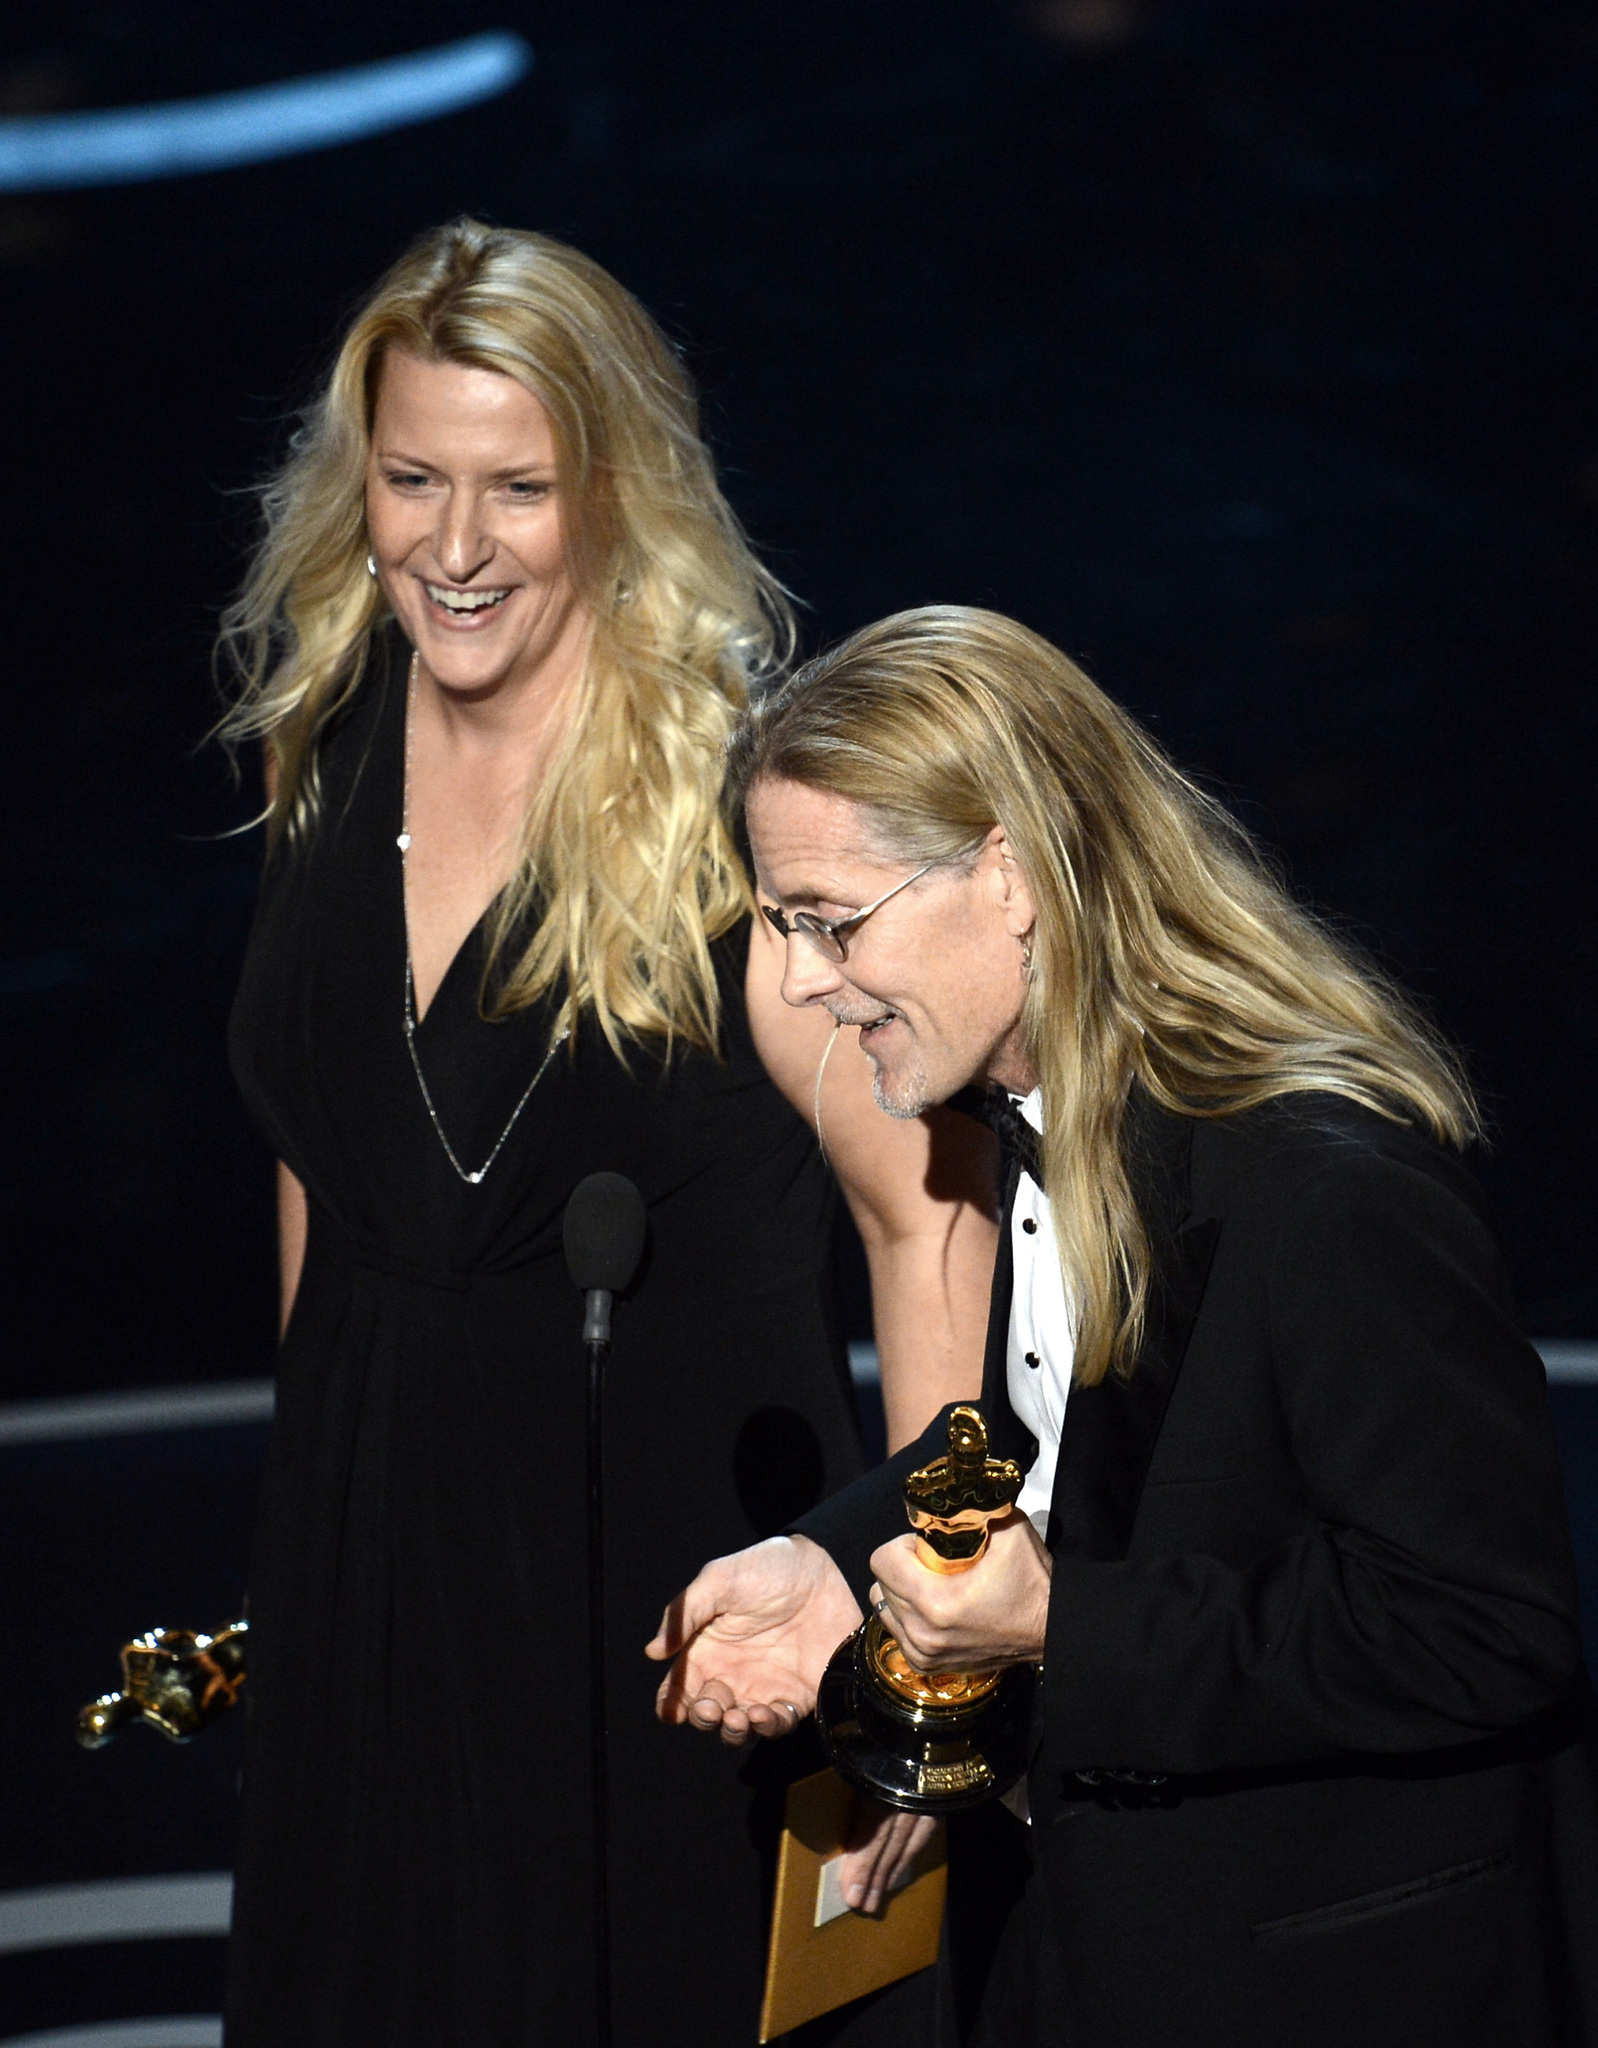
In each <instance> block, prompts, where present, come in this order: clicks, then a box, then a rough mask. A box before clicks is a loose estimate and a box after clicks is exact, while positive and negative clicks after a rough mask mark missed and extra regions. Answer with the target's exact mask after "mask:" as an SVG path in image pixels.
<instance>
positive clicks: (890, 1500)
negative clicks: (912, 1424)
mask: <svg viewBox="0 0 1598 2048" xmlns="http://www.w3.org/2000/svg"><path fill="white" fill-rule="evenodd" d="M958 1406H959V1403H958V1402H955V1401H951V1402H950V1403H949V1405H948V1407H946V1408H944V1409H942V1410H941V1411H940V1412H939V1414H938V1415H937V1416H935V1417H934V1419H933V1420H932V1421H931V1422H930V1423H929V1424H928V1425H927V1427H926V1428H925V1429H924V1430H923V1431H922V1432H921V1434H920V1435H919V1436H918V1437H917V1438H916V1440H915V1442H914V1443H910V1444H906V1445H905V1447H904V1449H903V1450H902V1451H895V1452H894V1454H893V1456H892V1457H891V1458H889V1459H888V1460H887V1462H886V1463H885V1464H882V1465H878V1466H875V1467H874V1468H873V1469H872V1470H871V1471H870V1472H867V1473H865V1474H864V1475H863V1476H862V1477H861V1478H859V1479H856V1480H855V1481H854V1482H853V1483H852V1484H851V1485H849V1486H845V1487H843V1488H842V1489H841V1490H840V1491H839V1492H837V1493H835V1494H832V1495H831V1496H830V1497H829V1498H828V1499H826V1500H824V1501H822V1502H821V1504H820V1505H819V1506H818V1507H813V1508H812V1509H811V1510H810V1512H809V1514H807V1515H805V1516H803V1517H802V1518H801V1519H800V1520H799V1521H797V1522H795V1523H794V1525H793V1527H792V1528H791V1529H788V1530H785V1531H784V1534H786V1535H789V1536H808V1537H809V1538H810V1540H811V1542H812V1543H819V1544H820V1545H821V1547H822V1549H823V1550H825V1551H826V1552H827V1553H828V1554H829V1556H830V1557H831V1558H832V1561H833V1563H834V1564H835V1565H836V1566H837V1567H838V1569H839V1571H841V1572H842V1573H843V1575H844V1577H845V1578H846V1579H847V1580H848V1581H849V1590H850V1592H851V1593H853V1594H854V1596H855V1598H856V1599H857V1600H858V1601H859V1602H860V1605H861V1608H862V1609H864V1607H865V1605H866V1594H867V1592H868V1590H869V1589H870V1586H871V1553H872V1552H873V1551H874V1550H878V1549H880V1548H881V1547H882V1545H883V1544H884V1543H891V1542H892V1541H893V1539H894V1537H895V1536H902V1535H903V1534H904V1533H905V1531H906V1530H907V1529H908V1528H909V1526H910V1524H909V1522H908V1520H907V1519H906V1516H905V1511H904V1482H905V1481H906V1480H907V1479H908V1478H909V1476H910V1474H911V1473H912V1472H914V1471H915V1470H917V1468H918V1467H919V1466H922V1465H930V1464H931V1462H932V1460H933V1459H934V1458H937V1457H941V1456H942V1455H943V1453H944V1452H945V1451H946V1450H947V1449H948V1448H949V1416H950V1414H951V1412H952V1411H953V1410H954V1409H955V1408H956V1407H958Z"/></svg>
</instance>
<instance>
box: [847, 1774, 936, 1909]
mask: <svg viewBox="0 0 1598 2048" xmlns="http://www.w3.org/2000/svg"><path fill="white" fill-rule="evenodd" d="M937 1825H938V1823H937V1822H936V1821H935V1820H934V1819H933V1817H932V1815H931V1814H930V1813H896V1812H895V1811H894V1810H893V1808H892V1807H891V1806H882V1805H879V1804H878V1802H877V1801H876V1800H875V1799H862V1800H861V1801H860V1807H859V1811H858V1812H857V1813H856V1815H855V1824H854V1831H853V1833H852V1835H851V1836H850V1840H849V1847H848V1849H847V1850H846V1852H845V1854H844V1863H843V1869H842V1871H841V1872H840V1873H839V1876H840V1877H841V1879H842V1882H843V1896H844V1899H845V1900H846V1902H847V1903H848V1904H849V1905H850V1906H852V1907H853V1908H854V1910H855V1911H856V1912H857V1913H874V1912H876V1910H877V1908H878V1907H879V1906H880V1905H881V1904H882V1902H883V1900H884V1899H885V1898H886V1897H887V1896H888V1894H889V1893H890V1892H891V1891H893V1890H894V1888H895V1887H896V1886H897V1885H898V1884H900V1883H901V1882H902V1881H903V1879H904V1876H905V1874H906V1872H907V1871H908V1870H909V1868H910V1866H911V1864H912V1863H913V1862H914V1861H915V1859H916V1858H917V1857H918V1856H919V1855H920V1854H921V1851H922V1850H923V1849H924V1848H925V1847H926V1845H927V1843H928V1842H930V1841H931V1839H932V1836H933V1831H934V1830H935V1829H936V1827H937Z"/></svg>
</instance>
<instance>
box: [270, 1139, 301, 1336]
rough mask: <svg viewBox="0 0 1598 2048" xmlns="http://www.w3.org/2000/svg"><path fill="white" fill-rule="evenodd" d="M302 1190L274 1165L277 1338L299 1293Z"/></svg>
mask: <svg viewBox="0 0 1598 2048" xmlns="http://www.w3.org/2000/svg"><path fill="white" fill-rule="evenodd" d="M306 1220H307V1219H306V1212H305V1190H304V1188H303V1187H302V1186H301V1185H300V1183H299V1182H298V1181H297V1180H296V1179H295V1178H294V1176H293V1174H292V1173H290V1172H289V1170H288V1168H287V1167H286V1166H284V1165H283V1164H282V1162H281V1161H279V1163H278V1169H277V1270H278V1278H279V1282H280V1287H279V1294H278V1301H279V1308H278V1332H277V1333H278V1336H279V1337H281V1336H282V1335H283V1333H284V1332H285V1331H286V1330H287V1328H288V1326H289V1317H290V1316H291V1315H292V1314H293V1313H294V1297H295V1295H296V1294H298V1293H299V1291H300V1268H301V1267H302V1266H303V1265H304V1264H305V1229H306Z"/></svg>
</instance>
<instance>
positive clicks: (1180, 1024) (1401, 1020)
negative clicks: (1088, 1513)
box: [732, 606, 1477, 1384]
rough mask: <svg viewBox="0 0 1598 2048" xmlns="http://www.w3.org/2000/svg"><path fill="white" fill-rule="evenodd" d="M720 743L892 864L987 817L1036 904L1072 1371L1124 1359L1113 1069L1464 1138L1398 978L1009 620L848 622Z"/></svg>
mask: <svg viewBox="0 0 1598 2048" xmlns="http://www.w3.org/2000/svg"><path fill="white" fill-rule="evenodd" d="M732 762H733V783H734V786H735V787H736V788H737V789H738V790H740V791H747V789H748V788H749V787H750V785H751V784H752V783H754V782H756V781H759V780H761V779H762V778H771V779H776V780H785V781H792V782H798V783H803V784H805V785H807V786H808V787H810V788H813V789H819V790H825V791H828V792H830V793H831V794H833V795H835V796H840V797H844V798H846V799H847V800H848V801H849V802H851V803H854V804H858V805H860V806H861V807H862V809H863V810H864V811H865V813H866V814H867V815H866V819H865V823H866V827H867V830H868V832H869V833H870V835H871V838H872V840H873V842H874V846H875V848H876V849H877V850H879V851H882V852H886V853H887V854H888V855H890V857H893V858H896V859H899V860H903V861H906V862H914V863H920V862H923V861H932V860H954V859H959V858H961V857H963V856H968V855H971V854H973V853H974V852H976V851H978V850H979V849H980V847H981V845H982V843H983V841H984V839H985V838H986V836H987V834H988V833H989V832H990V831H991V830H992V829H993V827H994V826H995V825H1000V826H1002V827H1003V829H1004V831H1005V834H1006V836H1007V837H1008V839H1009V841H1010V844H1011V846H1012V847H1013V848H1014V850H1015V856H1016V859H1017V862H1018V863H1019V865H1020V868H1021V871H1022V873H1023V874H1024V875H1025V877H1026V880H1027V884H1028V887H1029V888H1030V890H1031V892H1032V898H1033V901H1034V904H1035V905H1036V911H1037V924H1036V929H1035V931H1034V933H1033V935H1032V971H1031V980H1030V983H1029V985H1028V988H1027V993H1026V998H1025V1003H1026V1007H1025V1012H1024V1017H1025V1027H1026V1034H1027V1043H1028V1047H1029V1050H1030V1053H1031V1056H1032V1059H1033V1061H1034V1062H1035V1065H1036V1068H1037V1071H1038V1073H1039V1075H1040V1076H1041V1079H1042V1087H1043V1114H1044V1131H1043V1171H1044V1177H1045V1181H1046V1184H1047V1187H1048V1193H1049V1198H1050V1203H1051V1207H1052V1210H1053V1214H1054V1221H1055V1229H1056V1233H1057V1236H1058V1240H1059V1250H1060V1260H1061V1266H1062V1270H1063V1272H1064V1274H1065V1276H1066V1281H1067V1285H1068V1287H1069V1288H1070V1290H1071V1292H1072V1294H1073V1295H1074V1297H1075V1300H1076V1304H1077V1308H1078V1313H1079V1317H1080V1326H1079V1332H1078V1338H1077V1361H1076V1377H1077V1378H1078V1379H1080V1380H1082V1381H1083V1382H1085V1383H1087V1384H1092V1383H1093V1382H1094V1381H1096V1380H1099V1379H1101V1378H1102V1377H1103V1376H1104V1374H1105V1372H1106V1371H1108V1370H1109V1369H1111V1368H1112V1367H1115V1368H1117V1369H1121V1370H1126V1369H1129V1366H1130V1362H1131V1361H1132V1359H1134V1358H1135V1356H1136V1353H1137V1347H1138V1344H1139V1342H1140V1341H1141V1336H1142V1330H1143V1324H1144V1318H1145V1313H1146V1308H1147V1302H1148V1289H1149V1239H1148V1234H1147V1230H1146V1228H1145V1224H1144V1221H1143V1219H1142V1218H1141V1217H1140V1216H1139V1214H1138V1212H1137V1208H1136V1205H1135V1202H1134V1200H1133V1195H1132V1190H1131V1186H1130V1183H1129V1179H1128V1173H1127V1163H1126V1159H1125V1157H1124V1148H1123V1143H1122V1120H1123V1116H1124V1113H1125V1110H1126V1104H1127V1099H1128V1095H1129V1093H1130V1090H1131V1088H1132V1086H1133V1084H1134V1083H1137V1084H1140V1085H1141V1086H1142V1087H1143V1088H1145V1089H1146V1090H1147V1091H1148V1093H1149V1094H1150V1095H1151V1096H1152V1097H1153V1098H1154V1100H1155V1101H1156V1102H1158V1103H1160V1104H1161V1105H1162V1106H1163V1107H1164V1108H1166V1109H1167V1110H1172V1111H1175V1112H1177V1113H1178V1114H1180V1115H1183V1116H1193V1117H1223V1116H1230V1115H1233V1114H1235V1113H1236V1112H1237V1111H1239V1110H1244V1109H1248V1108H1251V1107H1253V1106H1254V1105H1255V1104H1258V1103H1262V1102H1266V1101H1268V1100H1270V1099H1271V1098H1272V1097H1276V1096H1284V1095H1293V1094H1301V1093H1304V1094H1307V1093H1310V1092H1314V1091H1325V1090H1330V1091H1331V1092H1333V1093H1336V1094H1339V1095H1345V1096H1348V1097H1351V1098H1352V1099H1353V1100H1354V1101H1356V1102H1359V1103H1363V1104H1364V1105H1365V1107H1366V1108H1368V1109H1371V1110H1374V1111H1376V1112H1377V1114H1379V1115H1381V1116H1385V1117H1389V1118H1393V1119H1395V1120H1398V1121H1404V1122H1410V1123H1414V1124H1418V1125H1419V1126H1421V1127H1422V1128H1424V1129H1426V1130H1428V1131H1430V1132H1431V1133H1433V1134H1434V1135H1435V1136H1436V1137H1438V1138H1440V1139H1444V1140H1446V1141H1448V1142H1450V1143H1452V1144H1456V1145H1462V1144H1464V1143H1465V1142H1466V1140H1467V1139H1469V1138H1470V1137H1471V1136H1473V1135H1475V1134H1476V1131H1477V1120H1476V1112H1475V1109H1474V1106H1473V1104H1472V1101H1471V1097H1470V1091H1469V1088H1468V1086H1467V1084H1466V1082H1465V1080H1464V1077H1463V1075H1462V1074H1461V1072H1460V1069H1459V1066H1458V1064H1457V1062H1456V1061H1455V1059H1454V1057H1453V1056H1452V1054H1451V1053H1450V1052H1449V1051H1448V1050H1447V1049H1446V1047H1444V1046H1443V1045H1442V1044H1441V1043H1440V1041H1439V1040H1438V1038H1437V1036H1436V1034H1435V1033H1434V1032H1433V1031H1432V1030H1431V1029H1430V1027H1429V1026H1428V1025H1427V1024H1426V1023H1425V1021H1424V1020H1423V1019H1422V1018H1421V1017H1420V1016H1419V1015H1418V1013H1417V1012H1416V1010H1415V1009H1414V1007H1413V1006H1412V1005H1411V1004H1410V1002H1409V1001H1408V999H1407V998H1406V997H1404V996H1403V995H1402V994H1401V993H1400V992H1399V991H1398V990H1397V989H1395V988H1394V987H1392V986H1391V985H1390V984H1389V983H1388V982H1387V981H1386V979H1385V978H1384V977H1383V976H1382V975H1381V973H1380V972H1379V971H1378V970H1377V969H1376V968H1375V967H1374V966H1373V965H1372V964H1371V963H1370V962H1368V961H1366V960H1364V959H1362V958H1361V957H1360V956H1359V955H1358V953H1357V952H1356V951H1355V950H1354V949H1353V948H1351V947H1350V946H1349V945H1347V944H1346V943H1345V942H1344V941H1343V940H1341V939H1340V938H1338V937H1337V936H1335V935H1334V934H1333V933H1331V932H1330V931H1328V930H1327V929H1326V928H1325V926H1323V925H1322V924H1320V923H1319V922H1318V921H1317V920H1316V919H1315V918H1313V917H1312V916H1311V915H1310V914H1309V913H1308V912H1307V911H1305V910H1303V909H1301V908H1300V907H1299V906H1298V905H1296V904H1295V903H1293V902H1292V901H1291V900H1290V898H1289V897H1288V895H1287V893H1286V891H1285V889H1284V888H1283V886H1282V884H1281V883H1280V881H1279V880H1278V879H1277V877H1276V876H1275V875H1274V874H1273V873H1272V871H1271V869H1270V868H1269V866H1268V865H1267V863H1266V862H1265V860H1264V859H1263V858H1262V856H1261V854H1260V853H1259V851H1258V850H1257V848H1256V847H1255V846H1254V845H1253V843H1252V842H1251V840H1250V839H1249V837H1248V835H1247V834H1246V833H1245V832H1244V831H1243V829H1242V827H1241V826H1240V825H1239V824H1238V823H1237V822H1236V820H1235V819H1233V818H1232V817H1230V816H1229V815H1228V814H1227V813H1226V811H1224V810H1223V809H1222V808H1221V807H1220V806H1219V805H1218V804H1217V803H1215V802H1214V801H1213V800H1212V799H1211V798H1209V797H1208V796H1206V795H1205V794H1204V793H1203V792H1202V791H1201V790H1199V789H1198V788H1196V787H1195V786H1194V784H1193V783H1192V782H1190V781H1189V780H1188V779H1187V778H1186V777H1185V776H1184V775H1182V774H1181V773H1180V772H1179V771H1178V770H1177V769H1176V768H1175V767H1174V766H1173V765H1172V763H1171V762H1170V761H1169V760H1167V758H1166V757H1165V755H1164V754H1163V753H1162V752H1161V751H1160V749H1159V748H1158V747H1157V746H1156V745H1155V744H1154V742H1153V741H1152V740H1151V739H1150V738H1149V736H1148V735H1147V734H1146V733H1145V732H1144V731H1143V730H1142V729H1141V728H1140V727H1139V726H1138V725H1137V724H1136V723H1135V722H1134V721H1133V720H1132V719H1131V718H1129V717H1128V716H1127V715H1126V713H1125V712H1123V711H1122V710H1120V709H1119V708H1118V707H1117V706H1116V705H1115V704H1113V703H1111V701H1110V699H1109V698H1108V697H1106V696H1105V695H1104V693H1103V691H1102V690H1100V689H1098V688H1097V687H1096V686H1095V685H1094V684H1093V683H1092V682H1091V681H1089V679H1088V677H1087V676H1085V675H1084V674H1083V673H1082V671H1081V669H1079V668H1078V667H1077V666H1076V664H1075V663H1074V662H1072V661H1070V660H1068V659H1067V657H1066V656H1065V655H1063V654H1062V653H1061V652H1060V651H1059V649H1058V648H1056V647H1052V646H1050V645H1049V643H1048V642H1047V641H1046V640H1043V639H1040V638H1039V636H1038V635H1037V634H1036V633H1031V632H1028V631H1027V629H1026V628H1025V627H1024V626H1020V625H1017V624H1016V623H1015V622H1014V620H1011V619H1006V618H1001V617H999V616H998V615H997V614H995V613H993V612H984V611H972V610H965V609H961V608H957V607H953V606H949V607H937V608H929V609H926V610H921V611H912V612H902V613H900V614H899V615H898V616H897V617H895V618H890V619H884V620H883V621H881V623H879V624H877V625H874V626H868V627H866V628H865V629H864V631H862V632H859V633H856V634H855V635H854V636H853V637H852V638H851V639H849V640H846V641H844V642H843V643H842V645H841V646H839V647H836V648H834V649H833V650H832V651H831V652H829V653H827V654H824V655H822V656H821V657H820V658H819V659H818V660H816V661H813V662H811V663H810V664H809V665H808V666H807V667H805V668H803V669H801V670H800V671H799V673H798V674H797V675H795V676H794V677H793V678H792V679H791V680H790V681H789V682H787V683H786V684H785V685H783V686H782V687H781V688H780V689H777V690H775V691H773V692H771V693H770V694H769V695H768V696H767V697H766V698H765V699H764V701H763V702H762V703H761V704H759V705H758V706H757V708H756V709H755V711H754V712H753V713H751V714H750V716H749V717H748V719H747V720H746V721H745V723H744V725H743V727H742V729H741V730H740V732H739V734H738V736H737V738H736V740H735V742H734V746H733V754H732Z"/></svg>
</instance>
